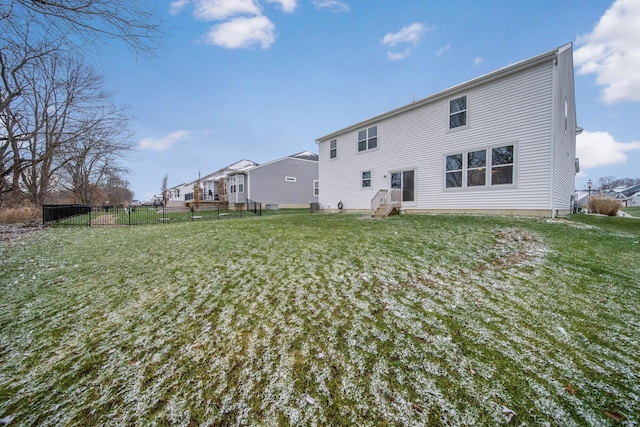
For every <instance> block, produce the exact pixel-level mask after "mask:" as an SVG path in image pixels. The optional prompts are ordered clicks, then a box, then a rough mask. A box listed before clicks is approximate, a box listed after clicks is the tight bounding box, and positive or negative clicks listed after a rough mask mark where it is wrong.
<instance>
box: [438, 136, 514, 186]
mask: <svg viewBox="0 0 640 427" xmlns="http://www.w3.org/2000/svg"><path fill="white" fill-rule="evenodd" d="M489 163H490V164H491V167H490V168H488V164H489ZM514 165H515V146H514V145H505V146H502V147H494V148H489V149H484V150H476V151H468V152H464V153H457V154H450V155H448V156H446V157H445V172H444V174H445V188H471V187H487V186H498V185H505V184H513V183H514V181H515V180H514ZM489 172H490V177H489Z"/></svg>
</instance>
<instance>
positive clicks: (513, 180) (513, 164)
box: [487, 143, 518, 187]
mask: <svg viewBox="0 0 640 427" xmlns="http://www.w3.org/2000/svg"><path fill="white" fill-rule="evenodd" d="M509 146H511V147H513V149H512V150H513V153H512V156H513V158H512V159H511V160H512V162H511V163H504V164H501V165H494V164H493V150H495V149H498V148H503V147H509ZM488 150H489V153H488V154H489V155H488V156H487V157H488V160H487V165H491V168H489V167H487V169H488V171H487V173H488V174H489V181H487V185H488V186H490V187H510V186H514V185H515V184H516V163H517V160H518V157H517V153H518V151H517V145H516V144H515V143H511V144H504V145H494V146H493V147H489V149H488ZM509 166H511V182H508V183H505V184H494V183H493V170H494V169H496V168H506V167H509Z"/></svg>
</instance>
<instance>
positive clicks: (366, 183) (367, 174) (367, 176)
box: [362, 171, 371, 188]
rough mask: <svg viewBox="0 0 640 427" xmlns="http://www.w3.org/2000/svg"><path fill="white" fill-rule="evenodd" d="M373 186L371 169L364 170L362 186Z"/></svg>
mask: <svg viewBox="0 0 640 427" xmlns="http://www.w3.org/2000/svg"><path fill="white" fill-rule="evenodd" d="M369 187H371V171H364V172H362V188H369Z"/></svg>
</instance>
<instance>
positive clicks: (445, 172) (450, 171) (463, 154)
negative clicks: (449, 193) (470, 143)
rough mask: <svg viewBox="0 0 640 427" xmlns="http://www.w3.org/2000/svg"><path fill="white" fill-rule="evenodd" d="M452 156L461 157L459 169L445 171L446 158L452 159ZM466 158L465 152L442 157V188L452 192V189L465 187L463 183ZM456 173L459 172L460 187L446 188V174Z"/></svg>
mask: <svg viewBox="0 0 640 427" xmlns="http://www.w3.org/2000/svg"><path fill="white" fill-rule="evenodd" d="M476 151H477V150H476ZM452 156H462V158H461V160H460V169H451V170H448V169H447V158H448V157H452ZM466 158H467V156H466V153H465V152H457V153H449V154H445V155H444V188H445V189H446V190H454V189H460V188H464V187H465V185H464V184H465V182H464V175H465V168H464V164H465V161H466ZM458 172H460V186H458V187H447V174H452V173H458Z"/></svg>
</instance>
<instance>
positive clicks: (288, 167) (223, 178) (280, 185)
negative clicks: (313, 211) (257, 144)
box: [168, 151, 318, 208]
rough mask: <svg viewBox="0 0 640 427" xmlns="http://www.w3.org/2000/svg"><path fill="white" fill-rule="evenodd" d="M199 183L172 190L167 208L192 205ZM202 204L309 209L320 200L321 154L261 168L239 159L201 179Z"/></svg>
mask: <svg viewBox="0 0 640 427" xmlns="http://www.w3.org/2000/svg"><path fill="white" fill-rule="evenodd" d="M196 182H197V180H193V181H191V182H188V183H185V184H180V185H178V186H175V187H172V188H170V189H169V190H168V191H169V203H168V206H189V205H190V204H191V203H193V196H194V186H195V184H196ZM200 186H201V188H202V198H201V201H202V203H203V204H206V203H219V202H227V201H228V202H229V203H230V204H232V205H233V204H243V203H246V202H247V201H251V202H260V203H262V204H263V205H266V204H270V205H278V207H280V208H300V207H306V208H308V207H309V203H310V202H313V203H316V202H317V201H318V155H317V154H314V153H310V152H308V151H303V152H301V153H297V154H293V155H291V156H287V157H283V158H281V159H278V160H274V161H271V162H268V163H265V164H262V165H259V164H258V163H256V162H254V161H251V160H240V161H238V162H236V163H234V164H231V165H229V166H227V167H224V168H222V169H220V170H218V171H216V172H213V173H211V174H208V175H205V176H203V177H201V178H200Z"/></svg>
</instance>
